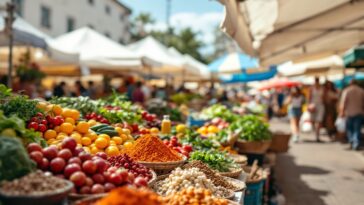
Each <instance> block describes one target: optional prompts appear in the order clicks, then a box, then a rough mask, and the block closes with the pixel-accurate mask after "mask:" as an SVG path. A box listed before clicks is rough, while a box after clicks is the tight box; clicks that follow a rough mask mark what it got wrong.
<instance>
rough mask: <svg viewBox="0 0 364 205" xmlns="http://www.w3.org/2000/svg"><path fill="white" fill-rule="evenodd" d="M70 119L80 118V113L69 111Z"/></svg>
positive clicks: (73, 110)
mask: <svg viewBox="0 0 364 205" xmlns="http://www.w3.org/2000/svg"><path fill="white" fill-rule="evenodd" d="M70 112H71V116H70V117H71V118H73V119H74V120H78V119H79V118H80V112H78V110H75V109H71V111H70Z"/></svg>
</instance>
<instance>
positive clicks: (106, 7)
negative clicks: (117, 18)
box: [105, 5, 111, 14]
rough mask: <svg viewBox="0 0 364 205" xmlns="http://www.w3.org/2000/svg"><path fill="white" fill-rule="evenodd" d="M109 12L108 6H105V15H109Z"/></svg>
mask: <svg viewBox="0 0 364 205" xmlns="http://www.w3.org/2000/svg"><path fill="white" fill-rule="evenodd" d="M110 12H111V10H110V6H108V5H106V6H105V13H107V14H110Z"/></svg>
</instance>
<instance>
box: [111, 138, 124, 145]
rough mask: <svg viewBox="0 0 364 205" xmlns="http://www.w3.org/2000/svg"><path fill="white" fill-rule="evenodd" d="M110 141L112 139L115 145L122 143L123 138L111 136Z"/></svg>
mask: <svg viewBox="0 0 364 205" xmlns="http://www.w3.org/2000/svg"><path fill="white" fill-rule="evenodd" d="M111 140H112V141H114V142H115V143H116V144H117V145H121V144H123V139H122V138H121V137H112V138H111Z"/></svg>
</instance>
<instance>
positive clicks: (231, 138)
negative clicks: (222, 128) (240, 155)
mask: <svg viewBox="0 0 364 205" xmlns="http://www.w3.org/2000/svg"><path fill="white" fill-rule="evenodd" d="M236 140H238V135H237V134H234V133H229V139H228V141H226V142H221V145H222V146H224V147H233V146H234V144H235V142H236Z"/></svg>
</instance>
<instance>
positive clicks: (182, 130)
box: [176, 124, 186, 133]
mask: <svg viewBox="0 0 364 205" xmlns="http://www.w3.org/2000/svg"><path fill="white" fill-rule="evenodd" d="M176 131H177V132H178V133H185V132H186V125H184V124H179V125H177V126H176Z"/></svg>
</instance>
